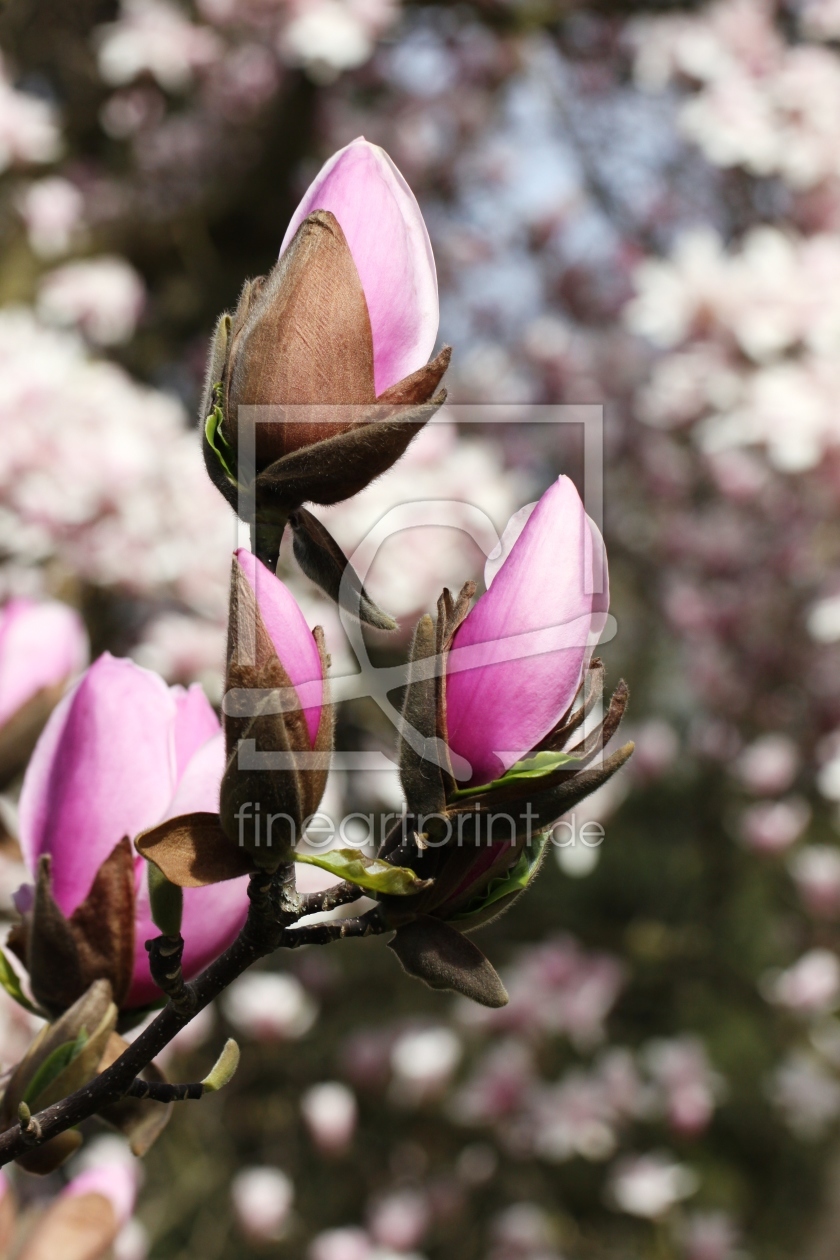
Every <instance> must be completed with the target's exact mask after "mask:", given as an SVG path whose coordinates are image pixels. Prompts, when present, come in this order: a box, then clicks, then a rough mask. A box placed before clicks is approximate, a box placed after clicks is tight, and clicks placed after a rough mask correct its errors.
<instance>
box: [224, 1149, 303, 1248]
mask: <svg viewBox="0 0 840 1260" xmlns="http://www.w3.org/2000/svg"><path fill="white" fill-rule="evenodd" d="M230 1193H231V1198H232V1199H233V1208H234V1211H235V1213H236V1217H237V1220H238V1221H239V1226H240V1229H241V1230H242V1232H243V1233H244V1234H245V1235H246V1237H247V1238H249V1239H250V1240H251V1241H252V1242H254V1243H256V1244H260V1243H262V1244H264V1243H269V1242H277V1241H278V1240H279V1239H281V1238H282V1237H283V1236H284V1234H285V1233H286V1227H287V1223H288V1218H289V1214H290V1212H291V1210H292V1203H293V1202H294V1197H295V1188H294V1185H293V1184H292V1182H291V1181H290V1180H289V1178H288V1177H287V1176H286V1174H285V1173H284V1172H282V1171H281V1170H280V1169H279V1168H269V1167H260V1168H243V1169H242V1171H241V1172H239V1173H237V1174H236V1176H235V1177H234V1179H233V1182H232V1183H231V1187H230Z"/></svg>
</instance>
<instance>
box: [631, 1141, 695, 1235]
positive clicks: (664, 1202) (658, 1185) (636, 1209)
mask: <svg viewBox="0 0 840 1260" xmlns="http://www.w3.org/2000/svg"><path fill="white" fill-rule="evenodd" d="M697 1185H698V1181H697V1176H696V1174H695V1173H694V1172H692V1170H691V1169H690V1168H686V1167H685V1165H684V1164H678V1163H677V1162H676V1160H674V1159H672V1158H671V1157H670V1156H669V1155H666V1154H664V1153H663V1152H659V1151H653V1152H651V1153H650V1154H649V1155H628V1156H626V1157H625V1158H623V1159H620V1160H618V1161H617V1162H616V1164H615V1165H614V1167H613V1169H612V1170H611V1175H610V1186H609V1195H610V1198H611V1200H612V1202H613V1204H614V1206H615V1207H617V1208H618V1209H619V1211H621V1212H628V1213H629V1214H630V1215H631V1216H641V1217H646V1218H647V1219H649V1220H656V1219H657V1218H658V1217H660V1216H665V1215H666V1213H668V1212H670V1210H671V1208H672V1207H674V1205H675V1204H677V1203H679V1202H680V1201H681V1200H682V1199H686V1198H688V1196H689V1195H691V1194H693V1193H694V1191H695V1190H696V1189H697Z"/></svg>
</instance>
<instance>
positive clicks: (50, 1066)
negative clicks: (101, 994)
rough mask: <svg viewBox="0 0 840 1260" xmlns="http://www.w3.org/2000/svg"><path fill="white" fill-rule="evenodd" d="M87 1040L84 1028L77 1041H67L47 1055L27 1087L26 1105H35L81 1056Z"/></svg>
mask: <svg viewBox="0 0 840 1260" xmlns="http://www.w3.org/2000/svg"><path fill="white" fill-rule="evenodd" d="M87 1040H88V1033H87V1029H86V1028H82V1029H80V1030H79V1035H78V1037H77V1038H76V1040H75V1041H65V1042H64V1044H63V1045H61V1046H56V1048H55V1050H53V1052H52V1054H49V1055H47V1057H46V1059H44V1062H43V1063H42V1064H41V1066H40V1067H39V1068H38V1071H37V1072H36V1073H35V1075H34V1076H33V1077H32V1080H31V1081H30V1082H29V1084H28V1085H27V1087H26V1092H25V1093H24V1095H23V1101H24V1102H25V1103H34V1102H35V1101H36V1099H37V1098H38V1097H39V1096H40V1095H41V1094H43V1092H44V1090H45V1089H46V1088H47V1086H48V1085H51V1084H52V1082H53V1081H54V1080H55V1078H56V1077H57V1076H58V1075H59V1073H60V1072H63V1071H64V1069H65V1068H66V1067H68V1066H69V1065H70V1064H71V1063H72V1062H73V1060H74V1059H75V1058H77V1057H78V1055H80V1054H81V1052H82V1050H84V1048H85V1045H86V1044H87Z"/></svg>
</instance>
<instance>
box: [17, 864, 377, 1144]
mask: <svg viewBox="0 0 840 1260" xmlns="http://www.w3.org/2000/svg"><path fill="white" fill-rule="evenodd" d="M294 878H295V877H294V867H293V865H292V864H289V866H287V867H281V868H280V869H279V870H278V871H277V872H276V873H275V874H274V875H265V874H262V873H261V874H257V875H252V876H251V882H250V884H249V887H248V897H249V899H250V902H251V906H250V910H249V912H248V918H247V920H246V922H245V926H244V927H243V929H242V931H241V932H240V934H239V936H238V937H237V938H236V940H235V941H234V942H233V944H232V945H231V946H230V948H229V949H226V950H225V952H224V953H223V954H221V955H220V956H219V957H218V958H217V959H216V961H215V962H213V963H211V964H210V966H209V967H208V968H207V969H206V970H205V971H203V972H202V974H201V975H200V976H199V977H198V978H197V979H196V980H194V981H193V982H192V984H191V985H190V988H191V989H192V992H193V994H194V997H195V1006H194V1009H193V1010H192V1011H191V1012H189V1013H187V1012H185V1011H183V1010H181V1011H179V1010H176V1008H175V1006H174V1004H173V1003H172V1002H171V1001H170V1002H169V1003H168V1004H167V1005H166V1006H165V1007H164V1009H163V1010H162V1011H161V1012H160V1014H159V1015H158V1016H157V1017H156V1018H155V1019H154V1020H153V1021H152V1023H151V1024H150V1025H149V1027H148V1028H146V1029H145V1030H144V1031H143V1032H142V1033H141V1034H140V1036H139V1037H138V1038H137V1040H136V1041H135V1042H133V1043H132V1044H131V1045H130V1046H129V1047H128V1049H127V1050H126V1051H124V1053H123V1054H122V1055H121V1056H120V1057H119V1059H117V1060H116V1062H115V1063H112V1064H111V1066H110V1067H109V1068H106V1070H105V1071H104V1072H102V1073H100V1075H99V1076H96V1077H94V1079H93V1080H92V1081H89V1082H88V1084H87V1085H84V1086H83V1087H82V1088H81V1089H78V1090H76V1092H75V1094H70V1096H69V1097H67V1098H63V1099H62V1100H61V1101H60V1102H57V1103H53V1105H52V1106H51V1107H45V1108H44V1110H43V1111H41V1112H39V1113H38V1115H37V1116H31V1117H29V1118H28V1119H27V1118H23V1122H24V1126H25V1127H22V1126H21V1124H16V1125H13V1126H12V1127H11V1128H10V1129H7V1130H6V1132H5V1133H2V1134H0V1166H2V1165H4V1164H8V1163H9V1162H10V1161H11V1160H13V1159H16V1158H17V1157H18V1156H19V1155H24V1154H25V1153H26V1152H27V1151H30V1150H32V1148H33V1147H34V1146H40V1145H41V1144H42V1143H43V1142H47V1141H49V1139H50V1138H54V1137H56V1136H57V1135H58V1134H59V1133H63V1132H64V1131H65V1130H66V1129H70V1128H73V1127H74V1126H75V1125H78V1124H81V1123H82V1121H83V1120H87V1119H88V1118H89V1117H90V1116H93V1115H95V1114H96V1113H97V1112H98V1111H99V1110H100V1109H101V1108H102V1107H105V1106H107V1105H108V1104H109V1103H114V1102H118V1101H119V1100H120V1099H121V1098H124V1097H125V1096H126V1094H128V1093H130V1091H131V1090H132V1089H133V1088H134V1083H135V1080H136V1078H137V1077H139V1075H140V1073H141V1072H142V1071H143V1070H144V1068H146V1067H148V1066H149V1064H150V1063H151V1062H152V1060H153V1059H154V1058H155V1056H156V1055H158V1054H160V1052H161V1050H163V1048H164V1047H165V1046H167V1045H168V1044H169V1042H170V1041H171V1040H172V1038H173V1037H174V1036H175V1035H176V1033H179V1032H180V1031H181V1029H182V1028H184V1027H186V1025H187V1024H188V1023H189V1022H190V1020H191V1019H192V1018H193V1016H195V1015H197V1014H198V1012H199V1011H201V1010H203V1009H204V1007H205V1006H207V1005H208V1003H210V1002H212V1001H213V999H214V998H216V997H218V995H219V994H220V993H222V992H223V991H224V990H225V989H226V988H227V987H228V985H230V984H232V982H233V981H234V980H235V979H236V978H237V977H238V976H240V975H241V974H242V972H243V971H245V970H247V968H248V967H250V966H251V964H252V963H255V962H257V961H258V960H259V959H260V958H265V957H266V955H268V954H271V953H273V952H274V950H275V949H278V948H279V947H280V946H285V947H288V948H292V949H294V948H295V947H297V946H299V945H308V944H327V943H329V942H330V941H334V940H340V939H341V938H342V937H347V936H369V935H372V934H373V933H376V932H382V931H384V930H385V926H384V924H382V923H381V922H380V921H379V920H378V916H377V911H376V910H374V911H371V912H370V914H368V915H364V916H363V917H362V918H360V919H343V920H342V919H339V920H337V921H335V922H332V923H318V924H314V925H312V927H309V928H303V929H302V930H300V931H298V932H295V931H292V930H290V929H291V925H292V924H294V923H296V922H297V921H298V919H300V918H301V917H302V915H303V914H304V913H306V912H307V911H306V909H305V905H304V901H303V899H302V898H301V897H300V895H299V894H298V892H297V890H296V889H295V882H294ZM141 1084H145V1082H141ZM172 1088H175V1089H178V1088H181V1089H183V1088H187V1089H189V1088H190V1087H189V1086H186V1087H184V1086H180V1087H179V1086H173V1087H172ZM147 1096H148V1097H152V1096H153V1095H152V1094H151V1093H150V1094H149V1095H147Z"/></svg>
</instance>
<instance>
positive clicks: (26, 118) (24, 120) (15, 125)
mask: <svg viewBox="0 0 840 1260" xmlns="http://www.w3.org/2000/svg"><path fill="white" fill-rule="evenodd" d="M60 153H61V132H60V131H59V127H58V115H57V113H56V110H55V109H54V108H53V106H52V105H51V104H50V103H49V102H48V101H44V100H41V99H40V97H37V96H33V95H32V93H30V92H19V91H17V89H16V88H15V87H13V86H12V84H11V82H10V80H9V77H8V67H7V66H6V65H5V63H4V62H3V60H2V57H0V172H1V171H5V170H8V168H9V167H10V166H14V165H16V164H20V165H26V164H41V163H44V162H52V161H54V160H55V159H56V158H57V157H59V155H60Z"/></svg>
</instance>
